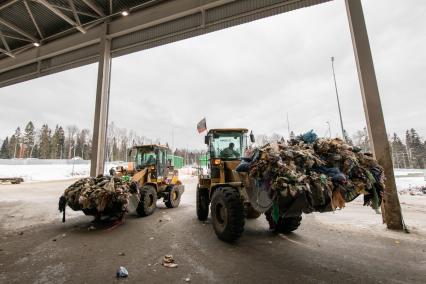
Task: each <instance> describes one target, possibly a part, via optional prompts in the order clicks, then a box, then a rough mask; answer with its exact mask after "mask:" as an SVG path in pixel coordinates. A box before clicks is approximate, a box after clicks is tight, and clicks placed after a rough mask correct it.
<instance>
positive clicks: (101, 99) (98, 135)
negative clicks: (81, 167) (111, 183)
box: [90, 23, 111, 176]
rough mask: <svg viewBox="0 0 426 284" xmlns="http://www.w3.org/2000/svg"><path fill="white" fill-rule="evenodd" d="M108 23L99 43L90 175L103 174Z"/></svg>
mask: <svg viewBox="0 0 426 284" xmlns="http://www.w3.org/2000/svg"><path fill="white" fill-rule="evenodd" d="M107 34H108V23H105V24H104V29H103V34H102V36H101V43H100V59H99V66H98V81H97V89H96V102H95V119H94V126H93V139H92V158H91V160H92V161H91V166H90V175H91V176H97V175H99V174H103V172H104V164H105V142H106V135H107V124H108V108H109V88H110V78H111V76H110V75H111V40H110V39H108V38H107Z"/></svg>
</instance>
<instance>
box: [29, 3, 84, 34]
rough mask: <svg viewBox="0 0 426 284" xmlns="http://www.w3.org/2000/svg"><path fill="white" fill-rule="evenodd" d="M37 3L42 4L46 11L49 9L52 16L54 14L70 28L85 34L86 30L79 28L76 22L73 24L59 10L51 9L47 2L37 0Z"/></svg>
mask: <svg viewBox="0 0 426 284" xmlns="http://www.w3.org/2000/svg"><path fill="white" fill-rule="evenodd" d="M37 2H38V3H40V4H42V5H43V6H45V7H46V8H47V9H49V10H50V11H52V12H53V13H54V14H56V15H57V16H58V17H60V18H61V19H63V20H64V21H66V22H67V23H68V24H70V25H71V26H74V27H75V28H76V29H77V30H79V31H80V32H82V33H86V30H85V29H84V28H83V27H81V26H79V25H78V24H77V23H76V22H74V21H73V20H72V19H70V18H69V17H68V16H67V15H65V14H64V13H62V12H61V11H60V10H59V9H57V8H55V7H53V6H52V5H51V4H50V3H49V2H47V1H46V0H37Z"/></svg>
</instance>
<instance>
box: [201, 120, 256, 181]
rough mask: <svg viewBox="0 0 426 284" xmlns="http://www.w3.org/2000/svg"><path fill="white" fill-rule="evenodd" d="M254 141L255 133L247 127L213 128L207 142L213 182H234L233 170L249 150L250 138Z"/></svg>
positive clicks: (206, 138) (209, 170) (207, 136)
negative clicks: (250, 131) (249, 131)
mask: <svg viewBox="0 0 426 284" xmlns="http://www.w3.org/2000/svg"><path fill="white" fill-rule="evenodd" d="M249 137H250V140H251V142H254V137H253V134H252V133H250V135H248V130H247V129H245V128H229V129H211V130H210V131H209V132H208V133H207V135H206V137H205V143H206V145H207V147H208V154H209V163H208V165H209V169H208V172H209V174H210V178H211V183H224V182H232V181H234V180H235V178H234V176H233V170H235V168H236V167H237V166H238V164H239V163H240V161H241V158H242V157H244V156H245V155H246V151H247V150H248V138H249Z"/></svg>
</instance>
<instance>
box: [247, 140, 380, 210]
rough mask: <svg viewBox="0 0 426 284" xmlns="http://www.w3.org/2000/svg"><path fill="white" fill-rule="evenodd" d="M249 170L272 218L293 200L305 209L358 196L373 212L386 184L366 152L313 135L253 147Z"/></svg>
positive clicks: (326, 207)
mask: <svg viewBox="0 0 426 284" xmlns="http://www.w3.org/2000/svg"><path fill="white" fill-rule="evenodd" d="M248 168H249V175H250V177H251V178H253V179H254V180H255V182H256V184H257V186H260V187H263V188H266V189H267V190H268V193H269V196H270V197H271V199H272V200H273V202H274V206H273V210H272V212H270V213H267V214H276V215H277V216H282V215H283V214H284V213H286V211H288V210H289V208H290V207H291V205H293V204H295V203H297V204H298V206H297V207H298V210H299V211H300V210H301V211H302V212H304V213H311V212H314V211H316V212H328V211H334V210H336V209H338V208H339V209H341V208H343V207H345V203H346V202H350V201H352V200H354V199H355V198H356V197H358V196H359V195H361V194H363V195H364V205H369V206H371V207H372V208H373V209H375V210H377V209H378V208H379V207H380V204H381V201H382V194H383V191H384V186H385V185H384V181H385V175H384V172H383V168H382V167H381V166H380V165H379V164H378V162H377V161H376V160H375V159H374V158H373V157H372V155H371V154H369V153H362V152H361V150H360V149H359V148H357V147H353V146H351V145H348V144H346V143H345V142H344V141H343V140H341V139H339V138H334V139H326V138H317V136H316V135H315V134H314V133H310V135H308V136H306V135H302V136H299V137H297V138H296V139H293V140H291V141H289V142H286V141H282V142H277V143H272V144H267V145H265V146H263V147H261V148H258V149H256V150H255V151H254V153H253V155H252V158H251V161H250V162H249V165H248ZM300 213H301V212H300ZM286 214H287V213H286ZM296 215H297V214H296Z"/></svg>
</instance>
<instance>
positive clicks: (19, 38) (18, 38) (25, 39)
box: [3, 33, 33, 42]
mask: <svg viewBox="0 0 426 284" xmlns="http://www.w3.org/2000/svg"><path fill="white" fill-rule="evenodd" d="M3 36H4V37H7V38H13V39H17V40H21V41H27V42H33V41H32V40H30V39H28V38H24V37H19V36H15V35H10V34H5V33H3Z"/></svg>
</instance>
